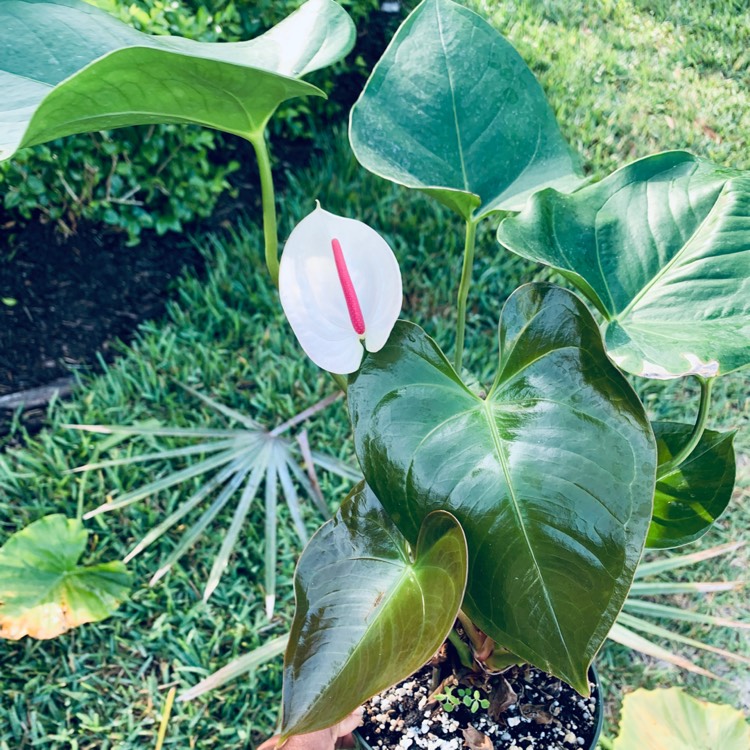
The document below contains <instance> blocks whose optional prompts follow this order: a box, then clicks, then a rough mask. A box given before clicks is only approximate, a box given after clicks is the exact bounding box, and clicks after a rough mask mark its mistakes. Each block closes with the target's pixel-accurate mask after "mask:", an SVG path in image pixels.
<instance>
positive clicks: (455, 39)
mask: <svg viewBox="0 0 750 750" xmlns="http://www.w3.org/2000/svg"><path fill="white" fill-rule="evenodd" d="M349 139H350V142H351V146H352V149H353V150H354V153H355V155H356V157H357V159H358V160H359V162H360V164H362V166H364V167H365V168H366V169H369V170H370V171H371V172H374V173H375V174H377V175H380V176H381V177H384V178H385V179H388V180H391V181H393V182H397V183H399V184H401V185H406V186H407V187H410V188H419V189H421V190H423V191H424V192H426V193H428V194H430V195H432V196H434V197H435V198H437V199H438V200H439V201H441V202H442V203H444V204H445V205H447V206H449V207H450V208H452V209H454V210H455V211H457V212H458V213H459V214H460V215H461V216H462V217H464V218H465V219H468V218H470V217H471V216H472V215H473V216H474V217H475V218H479V217H481V216H484V215H486V214H488V213H490V212H491V211H494V210H517V209H519V208H520V207H522V206H523V204H524V202H525V201H526V198H527V197H528V196H529V195H530V194H531V193H533V192H534V191H535V190H539V189H541V188H542V187H547V186H550V185H555V186H556V187H559V188H560V189H562V190H565V189H572V188H573V187H575V186H577V185H578V184H580V182H581V177H580V170H579V166H578V161H577V159H575V158H574V157H573V156H572V154H571V152H570V150H569V148H568V146H567V144H566V143H565V141H564V140H563V137H562V134H561V133H560V129H559V127H558V125H557V122H556V120H555V117H554V114H553V112H552V109H551V108H550V106H549V104H548V103H547V100H546V99H545V96H544V92H543V91H542V88H541V86H540V85H539V83H538V82H537V80H536V79H535V78H534V75H533V74H532V72H531V71H530V70H529V69H528V67H527V66H526V63H524V61H523V60H522V59H521V57H520V55H519V54H518V53H517V52H516V50H515V49H514V48H513V46H512V45H511V44H510V43H509V42H508V41H506V40H505V39H504V38H503V37H502V36H501V34H500V33H499V32H497V31H496V30H495V29H494V28H493V27H492V26H490V24H488V23H487V22H486V21H485V20H484V19H483V18H481V17H480V16H479V15H477V14H476V13H474V12H473V11H471V10H469V9H468V8H464V7H462V6H461V5H459V4H457V3H454V2H451V0H425V2H423V3H422V4H421V5H419V6H418V7H417V8H416V9H415V10H414V11H413V12H412V14H411V15H410V16H409V17H408V18H407V19H406V21H404V23H403V24H402V26H401V28H400V29H399V30H398V31H397V32H396V35H395V36H394V38H393V41H392V42H391V44H390V46H389V47H388V49H387V50H386V52H385V54H384V55H383V57H382V58H381V60H380V62H379V63H378V64H377V66H376V67H375V69H374V70H373V72H372V75H371V76H370V79H369V80H368V82H367V86H366V87H365V89H364V91H363V92H362V95H361V96H360V98H359V100H358V101H357V103H356V104H355V105H354V108H353V109H352V113H351V124H350V129H349Z"/></svg>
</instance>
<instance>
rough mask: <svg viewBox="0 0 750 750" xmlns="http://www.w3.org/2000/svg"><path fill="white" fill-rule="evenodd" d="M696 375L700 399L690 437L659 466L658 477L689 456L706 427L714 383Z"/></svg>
mask: <svg viewBox="0 0 750 750" xmlns="http://www.w3.org/2000/svg"><path fill="white" fill-rule="evenodd" d="M696 377H697V378H698V381H699V382H700V384H701V401H700V406H699V407H698V416H697V418H696V420H695V426H694V427H693V431H692V433H691V434H690V439H689V440H688V441H687V443H685V445H684V446H683V447H682V449H681V450H679V451H677V453H675V455H674V456H672V458H671V459H670V460H669V461H667V462H666V463H665V464H662V465H661V466H660V467H659V471H658V474H657V476H658V478H659V479H660V478H661V477H665V476H666V475H667V474H671V473H672V472H673V471H674V470H675V469H677V468H679V467H680V466H681V465H682V464H683V463H684V462H685V461H686V460H687V459H688V458H689V457H690V454H691V453H692V452H693V451H694V450H695V448H696V446H697V445H698V443H700V441H701V438H702V437H703V433H704V431H705V429H706V422H707V421H708V407H709V405H710V404H711V388H712V386H713V383H714V378H702V377H700V376H699V375H697V376H696Z"/></svg>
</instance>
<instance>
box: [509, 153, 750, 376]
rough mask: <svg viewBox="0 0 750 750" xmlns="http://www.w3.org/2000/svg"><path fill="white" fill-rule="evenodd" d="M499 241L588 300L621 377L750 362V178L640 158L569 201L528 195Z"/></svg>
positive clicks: (685, 159)
mask: <svg viewBox="0 0 750 750" xmlns="http://www.w3.org/2000/svg"><path fill="white" fill-rule="evenodd" d="M498 239H499V240H500V242H501V243H502V244H503V245H505V246H506V247H507V248H509V249H510V250H512V251H513V252H515V253H518V254H519V255H522V256H523V257H525V258H530V259H531V260H535V261H538V262H540V263H546V264H547V265H550V266H552V267H554V268H556V269H557V270H558V271H560V272H561V273H562V274H563V275H564V276H565V277H567V278H568V279H569V280H570V281H571V282H573V283H574V284H576V285H577V286H578V288H579V289H581V291H582V292H583V293H584V294H586V295H587V296H588V297H589V299H591V301H592V302H593V303H594V304H595V305H596V306H597V307H598V308H599V310H600V311H601V312H602V313H603V314H604V315H605V316H606V318H607V323H606V338H605V341H606V345H607V350H608V351H609V354H610V356H611V357H612V358H613V359H614V361H615V362H616V363H617V364H618V365H619V366H620V367H622V368H623V369H625V370H627V371H628V372H632V373H633V374H635V375H642V376H645V377H651V378H675V377H680V376H683V375H689V374H694V375H702V376H706V377H710V376H714V375H721V374H723V373H727V372H731V371H732V370H736V369H738V368H739V367H742V366H743V365H747V364H748V363H749V362H750V173H747V172H737V171H733V170H729V169H723V168H721V167H717V166H716V165H715V164H712V163H711V162H708V161H705V160H703V159H699V158H697V157H695V156H692V155H691V154H688V153H685V152H681V151H674V152H669V153H664V154H657V155H656V156H649V157H647V158H645V159H641V160H639V161H636V162H633V163H632V164H630V165H628V166H626V167H623V168H622V169H620V170H618V171H617V172H615V173H614V174H612V175H610V176H609V177H607V178H606V179H604V180H602V181H601V182H600V183H597V184H596V185H592V186H590V187H585V188H583V189H581V190H579V191H578V192H576V193H574V194H573V195H563V194H562V193H559V192H556V191H555V190H545V191H542V192H540V193H538V194H537V195H535V196H534V197H533V198H532V199H531V201H529V203H528V205H527V206H526V208H525V209H524V211H523V212H522V213H521V214H520V215H519V216H516V217H508V218H506V219H505V220H504V221H503V222H502V224H501V225H500V228H499V229H498Z"/></svg>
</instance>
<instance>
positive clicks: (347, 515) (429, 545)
mask: <svg viewBox="0 0 750 750" xmlns="http://www.w3.org/2000/svg"><path fill="white" fill-rule="evenodd" d="M415 542H416V545H415V547H414V550H413V551H412V549H411V548H410V547H409V545H408V544H407V542H406V540H405V539H404V538H403V536H402V535H401V533H400V532H399V531H398V529H397V528H396V527H395V526H394V525H393V522H392V521H391V520H390V519H389V517H388V515H387V514H386V513H385V512H384V511H383V507H382V506H381V504H380V503H379V502H378V500H377V498H376V497H375V495H374V493H373V492H372V490H370V489H369V488H368V487H367V486H366V485H364V484H360V485H358V487H356V488H355V489H354V490H353V491H352V493H351V494H350V495H349V497H348V498H347V500H346V501H345V502H344V504H343V505H342V507H341V509H340V510H339V512H338V513H337V514H336V516H335V518H333V519H332V520H331V521H328V522H327V523H326V524H325V525H324V526H323V527H322V528H321V529H320V530H319V531H318V532H317V533H316V534H315V536H314V537H313V538H312V539H311V541H310V543H309V544H308V546H307V547H306V548H305V551H304V552H303V553H302V557H301V558H300V561H299V564H298V566H297V573H296V576H295V581H294V592H295V597H296V610H295V614H294V622H293V623H292V629H291V633H290V636H289V647H288V649H287V652H286V656H285V659H284V689H283V707H284V708H283V711H284V713H283V716H284V718H283V724H282V736H283V737H288V736H290V735H293V734H302V733H307V732H312V731H315V730H317V729H323V728H325V727H328V726H331V725H333V724H335V723H336V722H338V721H340V720H341V719H343V718H344V717H345V716H347V715H348V714H349V713H350V712H351V711H353V710H354V709H355V708H356V707H357V706H359V705H360V703H362V702H364V701H365V700H367V699H368V698H370V697H371V696H373V695H375V694H376V693H378V692H380V691H381V690H383V689H385V688H386V687H389V686H390V685H393V684H395V683H397V682H399V680H402V679H403V678H405V677H407V676H408V675H410V674H411V673H412V672H414V671H416V670H417V669H419V668H420V667H422V666H423V665H424V663H425V662H426V661H427V660H428V659H429V658H430V657H431V656H432V655H433V654H434V653H435V652H436V651H437V650H438V649H439V648H440V645H441V644H442V643H443V641H444V640H445V638H446V637H447V635H448V632H449V630H450V629H451V627H452V626H453V623H454V621H455V618H456V613H457V612H458V609H459V607H460V606H461V600H462V598H463V594H464V587H465V585H466V570H467V560H466V540H465V537H464V534H463V531H462V530H461V527H460V525H459V524H458V522H457V521H456V519H455V518H454V517H453V516H451V515H450V514H449V513H445V512H443V511H440V512H436V513H431V514H429V515H427V516H426V517H425V519H424V523H423V524H422V526H421V529H420V531H419V532H418V534H417V536H416V537H415Z"/></svg>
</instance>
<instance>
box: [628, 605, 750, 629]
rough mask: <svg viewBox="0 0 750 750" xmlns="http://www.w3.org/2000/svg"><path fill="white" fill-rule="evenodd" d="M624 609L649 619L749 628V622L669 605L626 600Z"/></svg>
mask: <svg viewBox="0 0 750 750" xmlns="http://www.w3.org/2000/svg"><path fill="white" fill-rule="evenodd" d="M624 608H625V609H627V610H628V612H631V613H633V612H636V613H638V614H639V615H649V616H651V617H659V618H666V619H670V620H684V621H685V622H700V623H702V624H704V625H721V626H723V627H727V628H750V622H739V621H737V620H727V619H726V618H724V617H714V616H713V615H704V614H701V613H700V612H693V611H692V610H689V609H682V608H680V607H673V606H671V605H669V604H656V603H655V602H647V601H643V600H641V599H626V600H625V605H624Z"/></svg>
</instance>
